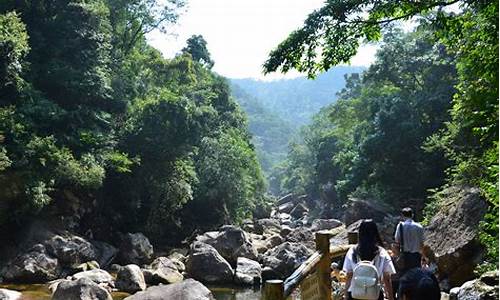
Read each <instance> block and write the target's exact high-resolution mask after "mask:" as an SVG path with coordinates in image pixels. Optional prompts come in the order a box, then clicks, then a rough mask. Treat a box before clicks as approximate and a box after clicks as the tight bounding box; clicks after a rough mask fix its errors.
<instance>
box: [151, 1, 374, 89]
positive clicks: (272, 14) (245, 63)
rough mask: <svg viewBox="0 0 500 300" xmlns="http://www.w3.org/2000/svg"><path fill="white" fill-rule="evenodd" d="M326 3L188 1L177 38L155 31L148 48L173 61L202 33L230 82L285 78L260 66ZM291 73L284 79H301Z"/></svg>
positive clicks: (370, 50)
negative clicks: (295, 77) (241, 79)
mask: <svg viewBox="0 0 500 300" xmlns="http://www.w3.org/2000/svg"><path fill="white" fill-rule="evenodd" d="M323 1H324V0H188V7H187V10H186V11H185V12H184V13H183V14H182V16H181V17H180V19H179V22H178V24H177V25H176V26H174V27H173V28H171V29H170V31H173V33H175V36H173V35H165V34H161V33H159V32H154V33H152V34H150V35H149V36H148V39H149V41H150V43H151V44H152V45H153V46H154V47H156V48H157V49H159V50H161V51H162V52H163V54H164V56H165V57H173V56H174V55H175V54H176V53H178V52H179V51H180V50H181V49H182V48H183V47H184V46H185V41H186V39H188V38H189V37H190V36H191V35H193V34H201V35H203V37H204V38H205V40H206V41H207V46H208V50H209V51H210V54H211V56H212V59H213V60H214V61H215V66H214V68H213V70H214V71H215V72H217V73H219V74H221V75H223V76H226V77H230V78H244V77H252V78H259V79H275V78H282V77H284V76H285V75H282V74H270V75H267V76H266V77H264V75H263V74H262V73H261V72H262V64H263V63H264V61H265V60H266V58H267V55H268V54H269V52H270V51H271V50H272V49H273V48H274V47H276V46H277V45H278V43H280V42H281V41H282V40H283V39H285V38H286V37H287V36H288V34H289V33H290V32H291V31H292V30H294V29H296V28H298V27H300V25H301V24H302V23H303V22H304V20H305V18H306V17H307V15H308V14H309V13H310V12H312V11H313V10H314V9H316V8H319V7H321V5H322V4H323ZM375 51H376V47H375V46H363V47H362V48H360V51H359V52H358V55H357V56H356V57H354V58H353V60H352V61H351V65H356V66H359V65H364V66H367V65H369V64H370V63H371V62H372V61H373V60H374V56H375ZM297 75H298V74H297V73H291V74H288V75H286V77H294V76H297Z"/></svg>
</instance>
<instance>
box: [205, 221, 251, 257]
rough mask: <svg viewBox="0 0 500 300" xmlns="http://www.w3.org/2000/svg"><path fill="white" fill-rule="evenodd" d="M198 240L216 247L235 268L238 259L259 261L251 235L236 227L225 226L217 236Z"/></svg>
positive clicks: (207, 236) (208, 236)
mask: <svg viewBox="0 0 500 300" xmlns="http://www.w3.org/2000/svg"><path fill="white" fill-rule="evenodd" d="M196 240H197V241H199V242H203V243H205V244H209V245H211V246H212V247H214V248H215V249H216V250H217V252H219V254H220V255H222V257H224V258H225V259H226V260H227V261H228V262H229V263H230V264H231V265H233V266H235V265H236V260H237V259H238V257H246V258H249V259H254V260H255V259H257V250H256V249H255V248H254V246H253V244H252V241H251V239H250V236H249V234H248V233H246V232H245V231H243V230H241V228H239V227H236V226H230V225H227V226H223V227H221V231H219V232H218V233H217V234H211V235H202V236H199V237H197V238H196Z"/></svg>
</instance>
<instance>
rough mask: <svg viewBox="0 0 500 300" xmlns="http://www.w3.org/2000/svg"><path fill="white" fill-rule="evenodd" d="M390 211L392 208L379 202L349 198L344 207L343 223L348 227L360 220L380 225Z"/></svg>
mask: <svg viewBox="0 0 500 300" xmlns="http://www.w3.org/2000/svg"><path fill="white" fill-rule="evenodd" d="M392 211H393V208H391V207H389V206H388V205H386V204H383V203H381V202H380V201H375V200H363V199H358V198H349V200H348V201H347V203H346V204H345V207H344V223H345V224H346V225H347V226H349V225H351V224H352V223H354V222H356V221H358V220H361V219H372V220H373V221H375V222H376V223H382V222H383V220H384V218H385V217H387V216H390V214H391V213H392Z"/></svg>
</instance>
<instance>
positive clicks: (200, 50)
mask: <svg viewBox="0 0 500 300" xmlns="http://www.w3.org/2000/svg"><path fill="white" fill-rule="evenodd" d="M186 44H187V45H186V47H184V48H183V49H182V52H183V53H189V54H191V57H193V60H194V61H197V62H199V63H200V64H202V65H203V66H205V67H206V68H208V69H211V68H212V67H213V66H214V61H213V60H212V59H211V58H210V53H209V52H208V49H207V42H206V41H205V39H204V38H203V36H201V35H193V36H191V37H190V38H189V39H187V41H186Z"/></svg>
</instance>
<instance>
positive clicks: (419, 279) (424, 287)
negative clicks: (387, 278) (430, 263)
mask: <svg viewBox="0 0 500 300" xmlns="http://www.w3.org/2000/svg"><path fill="white" fill-rule="evenodd" d="M398 299H399V300H422V299H425V300H440V299H441V291H440V289H439V283H438V281H437V279H436V277H435V276H434V274H432V272H430V271H428V270H425V269H423V268H413V269H410V270H408V271H407V272H406V273H405V274H404V275H403V276H402V277H401V278H400V279H399V289H398Z"/></svg>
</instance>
